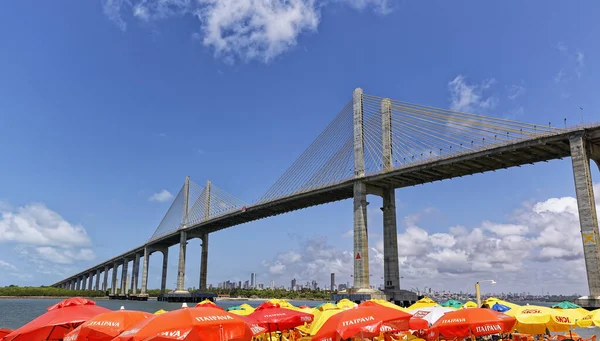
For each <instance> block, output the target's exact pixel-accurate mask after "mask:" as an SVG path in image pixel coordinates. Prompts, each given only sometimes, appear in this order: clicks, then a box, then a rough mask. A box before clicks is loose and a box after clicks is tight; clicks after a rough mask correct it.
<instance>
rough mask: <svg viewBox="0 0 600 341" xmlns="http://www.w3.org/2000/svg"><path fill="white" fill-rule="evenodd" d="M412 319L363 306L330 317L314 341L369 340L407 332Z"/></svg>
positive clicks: (387, 308) (401, 312) (391, 309)
mask: <svg viewBox="0 0 600 341" xmlns="http://www.w3.org/2000/svg"><path fill="white" fill-rule="evenodd" d="M411 317H412V315H411V314H409V313H405V312H403V311H401V310H398V309H394V308H390V307H386V306H383V305H379V304H375V305H363V306H361V307H356V308H351V309H347V310H344V311H342V312H341V313H338V314H335V315H333V316H332V317H330V318H329V319H328V320H327V321H326V322H325V323H324V324H323V326H321V328H320V329H319V330H318V331H317V333H316V335H315V336H313V338H312V341H326V340H328V341H336V340H340V339H349V338H352V337H355V336H357V335H360V336H361V337H367V338H369V337H375V336H378V335H379V334H380V333H381V332H399V331H406V330H408V329H409V320H410V318H411Z"/></svg>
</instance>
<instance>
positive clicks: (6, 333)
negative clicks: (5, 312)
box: [0, 328, 12, 339]
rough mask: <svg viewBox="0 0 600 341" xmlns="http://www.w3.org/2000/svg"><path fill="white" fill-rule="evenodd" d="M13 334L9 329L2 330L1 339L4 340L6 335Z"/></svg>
mask: <svg viewBox="0 0 600 341" xmlns="http://www.w3.org/2000/svg"><path fill="white" fill-rule="evenodd" d="M11 332H12V329H8V328H0V339H2V338H3V337H4V336H5V335H8V334H10V333H11Z"/></svg>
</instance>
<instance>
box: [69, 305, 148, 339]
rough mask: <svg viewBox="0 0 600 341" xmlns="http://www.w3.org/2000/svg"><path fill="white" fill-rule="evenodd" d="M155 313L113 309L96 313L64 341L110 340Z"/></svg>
mask: <svg viewBox="0 0 600 341" xmlns="http://www.w3.org/2000/svg"><path fill="white" fill-rule="evenodd" d="M154 316H155V315H153V314H150V313H146V312H143V311H134V310H115V311H109V312H107V313H102V314H98V315H96V316H94V317H92V318H91V319H89V320H87V321H86V322H85V323H83V324H81V325H80V326H79V327H77V328H75V330H73V331H72V332H70V333H68V334H67V335H65V337H64V339H63V340H64V341H110V340H112V339H113V338H114V337H115V336H117V335H119V334H121V333H122V332H123V331H124V330H126V329H128V328H129V327H131V326H133V325H135V324H136V323H138V322H140V321H143V320H145V319H149V318H153V317H154Z"/></svg>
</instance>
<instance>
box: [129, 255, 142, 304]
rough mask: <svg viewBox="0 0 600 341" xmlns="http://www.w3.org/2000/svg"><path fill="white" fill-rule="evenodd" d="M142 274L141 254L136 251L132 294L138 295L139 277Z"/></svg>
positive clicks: (132, 273)
mask: <svg viewBox="0 0 600 341" xmlns="http://www.w3.org/2000/svg"><path fill="white" fill-rule="evenodd" d="M139 275H140V254H139V253H136V254H135V258H134V259H133V269H132V271H131V294H132V295H137V286H138V277H139Z"/></svg>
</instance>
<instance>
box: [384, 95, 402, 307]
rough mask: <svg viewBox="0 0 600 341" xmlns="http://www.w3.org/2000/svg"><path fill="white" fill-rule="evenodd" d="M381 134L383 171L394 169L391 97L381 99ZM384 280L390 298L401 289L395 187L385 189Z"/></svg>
mask: <svg viewBox="0 0 600 341" xmlns="http://www.w3.org/2000/svg"><path fill="white" fill-rule="evenodd" d="M381 132H382V134H381V136H382V141H381V145H382V165H383V171H384V172H389V171H391V170H392V169H393V165H394V164H393V148H392V103H391V101H390V99H389V98H384V99H383V100H382V101H381ZM382 194H383V195H382V197H383V207H382V208H381V210H382V211H383V281H384V288H385V293H386V295H387V298H388V300H393V301H400V297H397V298H396V297H395V296H396V292H399V291H400V268H399V265H398V231H397V227H396V192H395V190H394V188H393V187H391V186H390V187H388V188H384V189H383V193H382Z"/></svg>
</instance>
